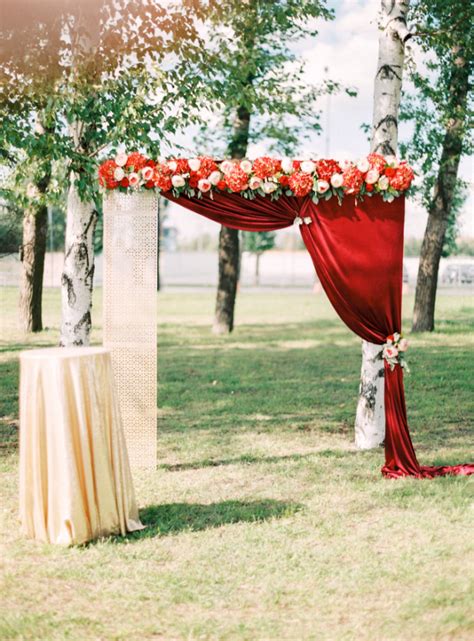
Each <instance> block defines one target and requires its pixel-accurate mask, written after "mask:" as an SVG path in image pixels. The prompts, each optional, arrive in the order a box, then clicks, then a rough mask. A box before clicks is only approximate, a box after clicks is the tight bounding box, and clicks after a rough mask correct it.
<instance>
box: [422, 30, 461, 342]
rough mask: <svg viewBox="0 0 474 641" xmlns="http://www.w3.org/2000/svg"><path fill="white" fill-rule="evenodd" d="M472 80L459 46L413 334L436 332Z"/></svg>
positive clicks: (426, 240) (455, 57) (423, 250)
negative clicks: (441, 268) (441, 270)
mask: <svg viewBox="0 0 474 641" xmlns="http://www.w3.org/2000/svg"><path fill="white" fill-rule="evenodd" d="M463 44H464V43H463ZM469 76H470V64H469V62H468V60H467V59H466V53H465V49H464V47H461V46H459V45H457V46H456V47H455V49H454V50H453V52H452V71H451V78H450V90H451V101H452V113H453V117H452V118H449V119H448V120H447V124H446V131H445V135H444V141H443V151H442V153H441V160H440V163H439V170H438V176H437V178H436V183H435V187H434V192H433V198H432V200H431V203H430V206H429V210H428V221H427V223H426V230H425V235H424V236H423V243H422V245H421V252H420V266H419V269H418V277H417V281H416V293H415V306H414V310H413V326H412V331H413V332H432V331H433V330H434V312H435V303H436V291H437V288H438V270H439V262H440V259H441V252H442V250H443V244H444V238H445V235H446V229H447V227H448V220H449V216H450V213H451V207H452V203H453V198H454V193H455V189H456V182H457V175H458V169H459V161H460V159H461V154H462V150H463V138H464V134H465V129H466V126H465V119H466V118H467V114H466V107H467V96H468V92H469Z"/></svg>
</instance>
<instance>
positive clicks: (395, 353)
mask: <svg viewBox="0 0 474 641" xmlns="http://www.w3.org/2000/svg"><path fill="white" fill-rule="evenodd" d="M407 349H408V341H407V339H406V338H403V334H399V333H398V332H395V333H393V334H390V336H387V341H386V342H385V343H384V345H383V349H382V352H381V356H382V357H383V358H384V359H385V360H386V362H387V363H388V365H389V366H390V369H391V370H392V371H393V370H394V369H395V367H396V366H397V365H400V367H402V368H403V369H404V370H406V372H407V373H409V372H410V370H409V369H408V364H407V362H406V360H405V352H406V351H407Z"/></svg>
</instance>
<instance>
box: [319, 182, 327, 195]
mask: <svg viewBox="0 0 474 641" xmlns="http://www.w3.org/2000/svg"><path fill="white" fill-rule="evenodd" d="M328 189H329V183H328V182H327V180H318V194H325V193H326V192H327V190H328Z"/></svg>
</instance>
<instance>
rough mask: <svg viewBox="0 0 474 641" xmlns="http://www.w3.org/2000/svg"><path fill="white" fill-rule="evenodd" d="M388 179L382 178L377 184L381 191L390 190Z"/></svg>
mask: <svg viewBox="0 0 474 641" xmlns="http://www.w3.org/2000/svg"><path fill="white" fill-rule="evenodd" d="M388 185H389V182H388V178H387V176H380V178H379V181H378V183H377V187H378V188H379V189H380V191H384V190H385V189H388Z"/></svg>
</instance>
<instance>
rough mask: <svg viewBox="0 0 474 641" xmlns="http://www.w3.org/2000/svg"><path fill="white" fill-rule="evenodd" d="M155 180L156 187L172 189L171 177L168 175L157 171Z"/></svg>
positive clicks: (163, 189) (162, 189) (164, 189)
mask: <svg viewBox="0 0 474 641" xmlns="http://www.w3.org/2000/svg"><path fill="white" fill-rule="evenodd" d="M154 182H155V185H156V187H158V188H159V189H161V191H170V189H171V187H172V186H173V183H172V182H171V178H170V177H169V176H168V175H166V174H162V173H159V172H156V173H155V179H154Z"/></svg>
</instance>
